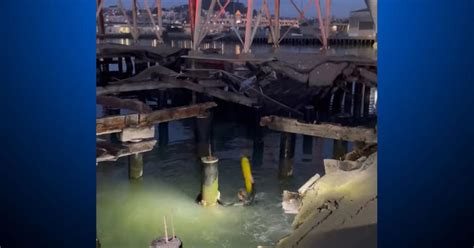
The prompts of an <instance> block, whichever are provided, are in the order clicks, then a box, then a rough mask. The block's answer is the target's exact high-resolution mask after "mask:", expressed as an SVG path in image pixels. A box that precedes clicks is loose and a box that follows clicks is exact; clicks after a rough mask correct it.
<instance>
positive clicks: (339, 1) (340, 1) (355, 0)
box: [105, 0, 366, 17]
mask: <svg viewBox="0 0 474 248" xmlns="http://www.w3.org/2000/svg"><path fill="white" fill-rule="evenodd" d="M122 1H123V4H124V5H125V6H126V8H130V5H131V0H122ZM143 1H144V0H138V4H139V6H143ZM235 1H236V0H235ZM254 1H255V2H254V9H260V7H261V4H262V0H254ZM308 1H309V0H294V2H295V3H296V4H297V5H298V6H299V7H300V8H301V9H302V7H303V6H305V5H306V3H307V2H308ZM311 1H313V0H311ZM161 2H162V5H163V7H164V8H167V7H170V6H175V5H181V4H185V3H187V2H188V1H187V0H161ZM224 2H225V0H221V3H224ZM240 2H242V3H245V4H246V2H247V0H240ZM105 3H106V5H113V4H117V0H106V1H105ZM148 3H149V4H150V5H151V6H154V0H148ZM269 4H273V1H272V0H269ZM321 5H324V0H322V1H321ZM270 8H271V7H270ZM362 8H366V5H365V2H364V0H332V10H331V12H332V15H333V16H335V17H348V16H349V12H350V11H352V10H357V9H362ZM296 14H297V11H296V10H295V8H294V7H293V5H292V4H291V2H290V1H289V0H281V16H287V17H295V16H296ZM315 14H316V9H315V7H314V2H313V4H312V6H311V8H310V10H309V13H308V14H307V15H306V16H309V17H311V16H315Z"/></svg>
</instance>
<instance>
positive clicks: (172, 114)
mask: <svg viewBox="0 0 474 248" xmlns="http://www.w3.org/2000/svg"><path fill="white" fill-rule="evenodd" d="M215 106H217V104H216V103H214V102H206V103H200V104H195V105H191V106H185V107H176V108H168V109H163V110H158V111H154V112H151V113H145V114H129V115H121V116H109V117H104V118H99V119H97V120H96V135H103V134H110V133H120V132H122V130H123V129H125V128H140V127H147V126H151V125H154V124H157V123H160V122H168V121H173V120H179V119H186V118H191V117H196V116H198V115H201V114H203V113H204V112H205V111H206V110H207V109H210V108H213V107H215Z"/></svg>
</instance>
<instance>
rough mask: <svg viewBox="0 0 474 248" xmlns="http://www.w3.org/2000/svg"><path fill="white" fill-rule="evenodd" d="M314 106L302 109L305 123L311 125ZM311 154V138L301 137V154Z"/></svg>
mask: <svg viewBox="0 0 474 248" xmlns="http://www.w3.org/2000/svg"><path fill="white" fill-rule="evenodd" d="M315 115H316V114H315V110H314V106H312V105H306V106H305V107H304V118H305V122H306V123H313V122H314V120H315ZM312 152H313V137H312V136H308V135H303V154H306V155H311V154H312Z"/></svg>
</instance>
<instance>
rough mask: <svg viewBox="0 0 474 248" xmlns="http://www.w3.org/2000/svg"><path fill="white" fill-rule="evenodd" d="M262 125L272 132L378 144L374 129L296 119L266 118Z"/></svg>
mask: <svg viewBox="0 0 474 248" xmlns="http://www.w3.org/2000/svg"><path fill="white" fill-rule="evenodd" d="M260 125H261V126H266V127H268V128H270V129H272V130H276V131H280V132H287V133H297V134H303V135H309V136H316V137H322V138H328V139H336V140H345V141H362V142H365V143H377V133H376V131H375V129H373V128H365V127H346V126H338V125H334V124H308V123H302V122H299V121H297V120H295V119H290V118H284V117H278V116H273V115H272V116H265V117H262V118H261V119H260Z"/></svg>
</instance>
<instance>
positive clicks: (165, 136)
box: [158, 90, 169, 147]
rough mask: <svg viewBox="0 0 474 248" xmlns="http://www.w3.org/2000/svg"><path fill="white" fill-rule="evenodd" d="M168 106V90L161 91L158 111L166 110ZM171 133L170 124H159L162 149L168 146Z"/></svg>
mask: <svg viewBox="0 0 474 248" xmlns="http://www.w3.org/2000/svg"><path fill="white" fill-rule="evenodd" d="M167 106H168V94H167V93H166V90H160V91H159V96H158V109H165V108H166V107H167ZM168 141H169V132H168V122H161V123H159V124H158V144H159V146H160V147H163V146H166V145H168Z"/></svg>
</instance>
